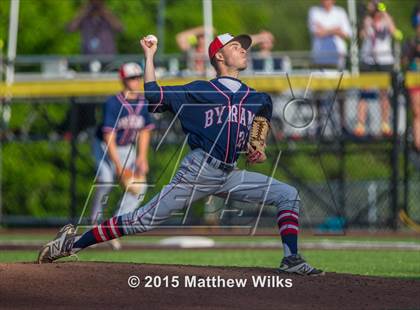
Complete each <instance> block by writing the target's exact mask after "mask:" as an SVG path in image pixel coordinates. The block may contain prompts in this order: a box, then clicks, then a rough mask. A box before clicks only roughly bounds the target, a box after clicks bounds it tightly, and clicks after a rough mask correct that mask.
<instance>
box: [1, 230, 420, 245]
mask: <svg viewBox="0 0 420 310" xmlns="http://www.w3.org/2000/svg"><path fill="white" fill-rule="evenodd" d="M54 236H55V232H52V233H51V234H46V233H40V234H26V233H19V234H17V233H13V234H8V233H7V232H6V233H1V234H0V242H12V241H20V242H25V241H29V242H34V241H38V242H47V241H50V240H51V238H52V237H54ZM208 237H209V238H211V239H213V240H215V241H216V242H221V243H223V242H227V243H233V242H234V243H248V242H252V243H254V242H267V241H268V242H274V241H279V240H280V239H279V237H277V236H208ZM166 238H168V236H152V235H150V236H149V235H137V236H129V237H125V238H124V239H123V243H125V242H127V243H139V242H140V243H157V242H159V241H160V240H162V239H166ZM300 241H301V242H323V241H332V242H337V243H339V242H348V241H356V242H357V241H360V242H365V241H366V242H410V243H420V238H419V237H417V236H414V235H413V236H401V235H394V236H392V235H391V236H375V235H366V236H353V235H349V236H348V235H343V236H316V235H313V236H311V235H305V236H301V237H300Z"/></svg>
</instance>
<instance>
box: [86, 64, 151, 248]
mask: <svg viewBox="0 0 420 310" xmlns="http://www.w3.org/2000/svg"><path fill="white" fill-rule="evenodd" d="M142 75H143V74H142V69H141V67H140V66H139V65H138V64H136V63H126V64H123V65H122V66H121V67H120V70H119V76H120V79H121V82H122V84H123V90H122V91H121V92H120V93H118V94H116V95H115V96H112V97H110V98H108V100H107V101H106V103H105V104H104V108H103V121H102V123H101V125H100V126H99V127H98V130H97V133H96V139H95V142H94V154H95V160H96V168H97V179H96V183H97V186H96V191H95V194H94V197H93V209H92V214H91V222H92V224H98V223H100V222H101V220H102V215H103V211H104V210H103V209H104V203H103V201H106V199H104V198H105V196H106V195H108V194H109V192H110V191H111V189H112V188H113V187H112V185H113V184H114V182H115V180H119V179H120V178H122V177H123V175H124V173H123V170H124V169H126V170H127V169H130V170H134V171H135V172H136V173H137V179H140V180H144V182H145V179H146V175H147V172H148V170H149V164H148V160H147V152H148V148H149V142H150V136H151V130H152V129H153V127H154V125H153V124H152V122H151V117H150V115H149V112H148V111H147V104H146V102H145V98H144V96H143V95H142V94H140V89H141V78H142ZM136 149H137V152H136ZM146 188H147V186H146V184H145V183H144V185H142V186H141V185H140V189H139V191H137V192H136V193H133V192H131V191H129V190H126V191H125V193H124V196H123V198H122V199H121V201H120V207H119V209H118V210H117V213H116V215H121V214H125V213H129V212H131V211H133V210H135V209H136V208H137V207H138V206H139V203H140V202H141V201H142V200H143V197H144V194H145V192H146ZM110 244H111V246H112V247H113V248H114V249H116V250H117V249H120V248H121V245H120V243H119V241H118V240H117V239H114V240H112V241H111V243H110Z"/></svg>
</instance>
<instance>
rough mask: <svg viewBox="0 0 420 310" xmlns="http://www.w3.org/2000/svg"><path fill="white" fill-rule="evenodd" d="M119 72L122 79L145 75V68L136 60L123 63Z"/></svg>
mask: <svg viewBox="0 0 420 310" xmlns="http://www.w3.org/2000/svg"><path fill="white" fill-rule="evenodd" d="M118 73H119V75H120V79H121V80H125V79H130V78H133V77H141V76H143V70H142V69H141V67H140V65H139V64H137V63H135V62H128V63H125V64H123V65H121V67H120V70H119V71H118Z"/></svg>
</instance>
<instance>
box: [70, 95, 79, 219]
mask: <svg viewBox="0 0 420 310" xmlns="http://www.w3.org/2000/svg"><path fill="white" fill-rule="evenodd" d="M70 103H71V107H70V109H71V112H70V133H71V138H70V148H71V150H70V165H69V170H70V188H69V190H70V210H69V220H70V222H72V223H73V222H74V221H75V219H76V208H77V195H76V186H77V184H76V182H77V170H76V157H77V124H78V104H77V102H76V99H75V98H74V97H71V98H70Z"/></svg>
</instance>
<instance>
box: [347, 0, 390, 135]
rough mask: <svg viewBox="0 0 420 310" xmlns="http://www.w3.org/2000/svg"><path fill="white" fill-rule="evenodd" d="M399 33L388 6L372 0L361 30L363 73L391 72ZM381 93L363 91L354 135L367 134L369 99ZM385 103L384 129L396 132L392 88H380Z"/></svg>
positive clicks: (386, 132)
mask: <svg viewBox="0 0 420 310" xmlns="http://www.w3.org/2000/svg"><path fill="white" fill-rule="evenodd" d="M396 34H397V28H396V27H395V24H394V22H393V20H392V17H391V16H390V15H389V14H388V13H387V12H386V7H385V5H384V4H383V3H381V2H379V1H376V0H375V1H370V2H369V3H368V4H367V15H366V16H365V17H364V19H363V26H362V29H361V31H360V38H361V40H362V47H361V55H360V56H361V64H360V71H362V72H389V73H391V72H392V71H393V68H394V62H395V60H394V55H393V50H392V37H393V36H394V35H396ZM376 96H377V93H376V92H375V91H372V90H363V91H362V92H361V99H360V102H359V105H358V112H357V119H358V122H357V125H356V127H355V129H354V134H355V135H357V136H363V135H365V133H366V129H365V123H366V118H367V111H368V106H367V100H369V99H375V98H376ZM379 102H380V105H381V131H382V134H383V135H385V136H390V135H391V134H392V130H391V126H390V124H389V113H390V103H389V98H388V90H387V89H381V90H379Z"/></svg>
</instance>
